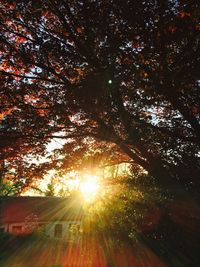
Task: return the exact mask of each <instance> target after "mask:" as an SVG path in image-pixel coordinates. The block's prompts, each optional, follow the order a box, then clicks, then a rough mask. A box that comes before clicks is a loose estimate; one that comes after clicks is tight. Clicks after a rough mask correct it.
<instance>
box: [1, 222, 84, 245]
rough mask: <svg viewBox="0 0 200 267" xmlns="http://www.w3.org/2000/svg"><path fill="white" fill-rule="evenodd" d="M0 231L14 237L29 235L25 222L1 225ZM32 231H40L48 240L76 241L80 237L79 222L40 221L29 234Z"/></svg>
mask: <svg viewBox="0 0 200 267" xmlns="http://www.w3.org/2000/svg"><path fill="white" fill-rule="evenodd" d="M1 230H3V231H5V232H9V233H11V234H15V235H20V234H25V233H28V232H29V233H30V231H27V226H26V224H25V222H18V223H7V224H3V225H1ZM34 230H41V231H42V232H43V233H44V234H45V235H46V236H48V237H49V238H55V239H65V240H68V241H77V240H79V239H80V237H81V221H54V222H48V223H47V222H42V221H40V222H38V225H37V226H36V227H35V229H32V231H31V232H34Z"/></svg>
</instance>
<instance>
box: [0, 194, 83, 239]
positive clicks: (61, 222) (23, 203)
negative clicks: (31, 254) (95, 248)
mask: <svg viewBox="0 0 200 267" xmlns="http://www.w3.org/2000/svg"><path fill="white" fill-rule="evenodd" d="M81 203H82V202H81V201H80V199H78V198H72V197H69V198H58V197H27V196H17V197H14V196H13V197H0V231H4V232H8V233H11V234H14V235H25V234H30V233H33V232H34V231H42V232H43V234H45V235H46V236H48V237H50V238H56V239H61V238H62V239H66V240H77V239H79V238H80V229H81V224H82V218H83V208H82V205H81Z"/></svg>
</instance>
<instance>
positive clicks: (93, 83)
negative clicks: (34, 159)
mask: <svg viewBox="0 0 200 267" xmlns="http://www.w3.org/2000/svg"><path fill="white" fill-rule="evenodd" d="M0 15H1V22H0V23H1V25H0V26H1V33H0V41H1V44H0V50H1V54H0V60H1V63H0V73H1V80H0V83H1V86H0V94H1V98H0V106H1V128H0V137H1V141H0V146H1V159H3V158H4V159H5V158H6V159H7V161H10V162H11V161H12V160H13V157H15V158H17V157H19V156H20V157H22V156H23V155H26V154H30V153H32V155H35V156H38V155H41V156H44V155H45V154H46V145H47V144H48V143H49V142H50V140H51V139H52V138H57V140H58V139H61V140H62V139H64V140H66V143H65V144H64V146H62V147H61V148H60V149H57V150H56V151H55V154H54V157H52V160H51V163H50V164H47V163H45V164H43V167H39V166H36V165H34V164H33V165H31V166H30V164H29V169H31V170H32V173H31V174H30V171H29V175H30V176H31V175H33V174H34V173H42V172H44V171H46V169H48V168H57V169H63V170H64V169H70V168H72V166H73V165H79V164H81V159H82V158H83V160H86V159H88V158H89V155H93V158H94V159H95V163H97V162H101V163H103V162H104V163H105V161H106V160H107V162H108V163H111V162H115V163H119V162H123V161H126V162H130V163H131V164H136V165H139V166H141V167H142V168H143V169H145V170H146V171H148V172H149V174H150V175H152V176H154V177H156V179H157V181H159V183H160V184H162V185H163V186H164V187H166V188H168V189H169V188H171V189H174V188H177V184H178V185H180V184H181V185H182V186H183V187H184V189H186V190H193V191H194V190H197V189H198V188H199V181H200V180H199V173H200V172H199V170H200V167H199V158H198V151H199V150H198V146H199V137H200V125H199V121H198V120H199V100H200V99H199V94H198V90H199V78H200V77H199V67H200V66H199V65H200V58H199V55H200V53H199V51H200V46H199V44H200V42H199V30H200V26H199V1H191V2H190V3H189V2H188V1H181V2H179V1H175V0H174V1H153V0H152V1H123V2H122V1H87V2H82V1H59V0H50V1H46V0H37V1H4V2H3V3H1V4H0ZM23 164H24V163H23ZM23 164H22V166H23ZM25 170H27V169H26V167H25ZM36 170H39V172H37V171H36ZM179 191H180V190H178V191H177V193H178V192H179Z"/></svg>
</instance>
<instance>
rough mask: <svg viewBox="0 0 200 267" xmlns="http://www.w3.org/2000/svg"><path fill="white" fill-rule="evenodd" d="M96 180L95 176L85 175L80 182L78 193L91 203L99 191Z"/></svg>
mask: <svg viewBox="0 0 200 267" xmlns="http://www.w3.org/2000/svg"><path fill="white" fill-rule="evenodd" d="M98 180H99V179H98V177H97V176H93V175H85V176H84V178H83V180H82V181H81V182H80V186H79V188H80V192H81V193H82V195H83V197H84V199H85V200H86V201H88V202H90V201H93V200H94V199H95V198H96V197H97V194H98V191H99V181H98Z"/></svg>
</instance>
